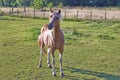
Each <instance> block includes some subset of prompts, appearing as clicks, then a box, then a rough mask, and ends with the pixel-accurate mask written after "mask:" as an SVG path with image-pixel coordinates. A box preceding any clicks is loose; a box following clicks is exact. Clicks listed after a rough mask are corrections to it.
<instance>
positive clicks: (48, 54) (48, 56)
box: [47, 48, 52, 68]
mask: <svg viewBox="0 0 120 80" xmlns="http://www.w3.org/2000/svg"><path fill="white" fill-rule="evenodd" d="M50 50H51V49H50V48H48V51H47V64H48V67H49V68H52V66H51V64H50V52H51V51H50Z"/></svg>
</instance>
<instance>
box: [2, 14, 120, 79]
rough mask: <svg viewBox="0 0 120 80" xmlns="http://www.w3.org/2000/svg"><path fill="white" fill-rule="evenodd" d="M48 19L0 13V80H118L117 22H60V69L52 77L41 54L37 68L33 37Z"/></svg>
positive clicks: (119, 48) (119, 44)
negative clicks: (40, 66) (61, 71)
mask: <svg viewBox="0 0 120 80" xmlns="http://www.w3.org/2000/svg"><path fill="white" fill-rule="evenodd" d="M46 23H48V20H41V19H31V18H15V17H6V16H0V80H120V56H119V55H120V23H119V22H106V23H105V22H101V21H85V20H83V21H79V22H75V21H63V22H62V23H61V27H62V29H63V31H64V35H65V50H64V55H63V70H64V73H65V77H63V78H61V77H60V76H59V61H58V51H56V54H55V59H56V69H57V77H52V74H51V73H52V72H51V69H49V68H47V63H46V62H47V60H46V59H47V58H46V56H43V67H42V68H37V66H38V61H39V46H38V42H37V36H38V35H39V33H40V32H39V31H40V29H41V27H42V25H44V24H46Z"/></svg>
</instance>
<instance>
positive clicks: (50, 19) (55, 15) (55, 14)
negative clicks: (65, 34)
mask: <svg viewBox="0 0 120 80" xmlns="http://www.w3.org/2000/svg"><path fill="white" fill-rule="evenodd" d="M54 17H58V18H59V20H62V16H61V14H59V13H58V12H54V13H50V15H49V22H52V21H53V19H54Z"/></svg>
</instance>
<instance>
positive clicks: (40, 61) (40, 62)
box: [38, 48, 43, 68]
mask: <svg viewBox="0 0 120 80" xmlns="http://www.w3.org/2000/svg"><path fill="white" fill-rule="evenodd" d="M42 55H43V50H42V48H40V60H39V65H38V67H39V68H40V67H42Z"/></svg>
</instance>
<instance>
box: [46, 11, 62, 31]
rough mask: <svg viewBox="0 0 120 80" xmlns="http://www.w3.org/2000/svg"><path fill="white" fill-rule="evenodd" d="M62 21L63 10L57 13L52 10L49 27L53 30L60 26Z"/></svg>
mask: <svg viewBox="0 0 120 80" xmlns="http://www.w3.org/2000/svg"><path fill="white" fill-rule="evenodd" d="M60 20H61V10H58V11H57V12H54V11H53V10H51V13H50V15H49V22H50V23H49V26H48V28H49V29H50V30H51V29H52V28H53V27H54V26H58V25H59V22H60Z"/></svg>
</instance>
